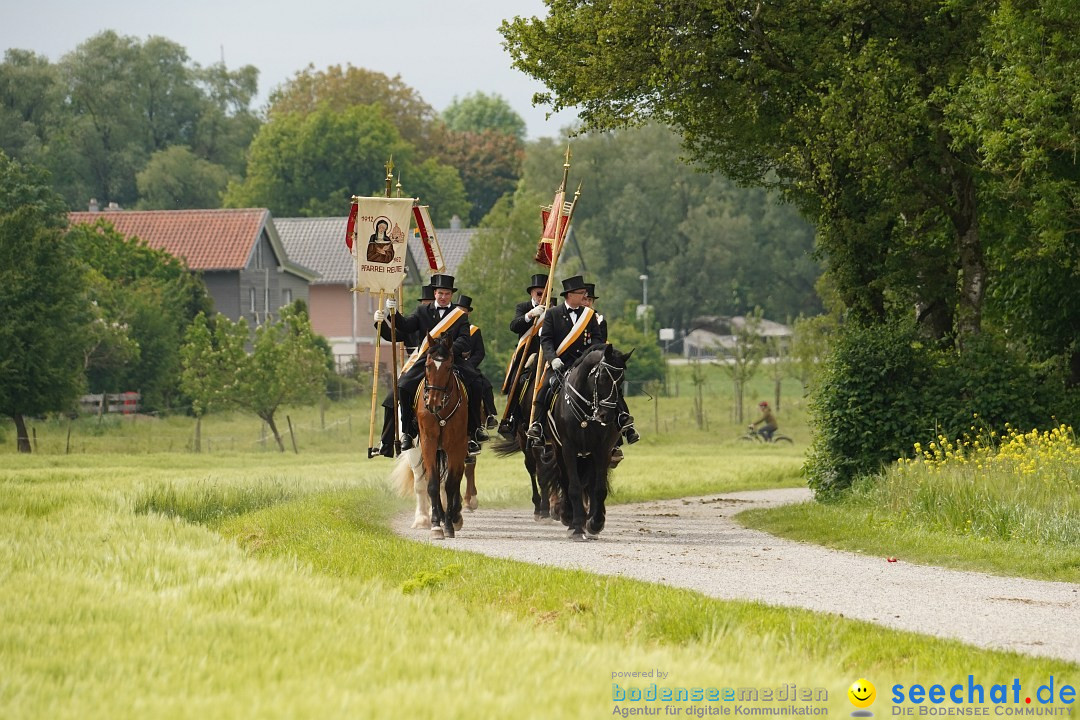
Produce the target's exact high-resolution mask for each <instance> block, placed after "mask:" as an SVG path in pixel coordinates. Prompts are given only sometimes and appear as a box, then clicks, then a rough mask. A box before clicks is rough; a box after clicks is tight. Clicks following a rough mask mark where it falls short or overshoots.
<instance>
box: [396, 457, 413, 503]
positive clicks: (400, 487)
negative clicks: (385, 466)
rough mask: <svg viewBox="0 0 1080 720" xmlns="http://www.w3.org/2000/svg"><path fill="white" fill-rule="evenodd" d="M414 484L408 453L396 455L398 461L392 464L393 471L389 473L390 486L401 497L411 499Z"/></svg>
mask: <svg viewBox="0 0 1080 720" xmlns="http://www.w3.org/2000/svg"><path fill="white" fill-rule="evenodd" d="M415 482H416V477H415V476H414V475H413V469H412V463H411V462H410V461H409V455H408V453H402V454H400V455H398V459H397V461H396V462H395V463H394V469H393V470H391V471H390V483H391V486H392V487H393V488H394V490H395V491H396V492H397V494H398V495H400V496H401V497H412V495H413V492H414V488H413V485H414V483H415Z"/></svg>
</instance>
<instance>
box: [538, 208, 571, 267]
mask: <svg viewBox="0 0 1080 720" xmlns="http://www.w3.org/2000/svg"><path fill="white" fill-rule="evenodd" d="M553 208H562V214H561V217H560V214H559V213H556V212H552V209H553ZM540 218H541V220H542V221H543V224H544V234H543V236H542V237H541V238H540V244H539V245H538V246H537V248H536V256H535V257H534V258H533V259H534V260H535V261H536V262H538V263H540V264H541V265H544V266H546V267H551V258H552V256H553V254H554V251H555V248H556V244H558V246H559V247H560V248H561V246H562V241H563V238H564V237H565V236H566V227H567V225H569V220H570V204H569V203H567V202H566V193H565V192H563V191H559V192H557V193H555V199H554V200H553V201H552V203H551V207H546V208H542V209H541V210H540Z"/></svg>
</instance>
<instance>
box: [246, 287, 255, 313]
mask: <svg viewBox="0 0 1080 720" xmlns="http://www.w3.org/2000/svg"><path fill="white" fill-rule="evenodd" d="M256 297H257V295H256V294H255V288H250V289H249V290H248V300H250V301H251V312H252V313H255V312H256V310H255V298H256Z"/></svg>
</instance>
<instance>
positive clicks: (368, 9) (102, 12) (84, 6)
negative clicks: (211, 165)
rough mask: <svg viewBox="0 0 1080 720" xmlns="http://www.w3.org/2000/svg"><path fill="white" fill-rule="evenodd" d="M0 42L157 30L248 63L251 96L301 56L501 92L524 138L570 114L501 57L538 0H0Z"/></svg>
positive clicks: (44, 47)
mask: <svg viewBox="0 0 1080 720" xmlns="http://www.w3.org/2000/svg"><path fill="white" fill-rule="evenodd" d="M0 8H2V10H0V47H3V48H4V49H5V50H7V49H9V48H22V49H26V50H33V51H34V52H36V53H38V54H40V55H44V56H46V57H47V58H49V60H51V61H53V62H55V61H57V60H59V59H60V58H61V57H62V56H63V55H65V54H66V53H68V52H71V51H72V50H74V49H75V47H76V46H78V45H79V44H80V43H82V42H83V41H85V40H86V39H87V38H89V37H91V36H92V35H95V34H97V33H98V32H101V31H102V30H115V31H116V32H117V33H119V34H121V35H130V36H134V37H137V38H139V39H140V40H145V39H146V38H147V37H149V36H151V35H161V36H163V37H166V38H168V39H169V40H172V41H174V42H176V43H178V44H180V45H182V46H183V47H185V48H186V49H187V52H188V55H189V56H190V58H191V60H192V61H194V62H197V63H199V64H200V65H210V64H212V63H215V62H218V61H219V60H221V59H222V55H223V54H224V59H225V64H226V66H227V67H228V68H229V69H235V68H238V67H240V66H243V65H254V66H255V67H257V68H258V69H259V97H258V101H257V105H258V106H262V105H263V104H264V103H265V101H266V99H267V97H268V95H269V93H270V90H271V89H272V88H274V87H275V86H276V85H279V84H281V83H282V82H284V81H286V80H288V79H289V78H290V77H292V76H293V75H294V74H295V73H296V72H297V71H298V70H301V69H303V68H305V67H307V65H308V63H312V64H314V65H315V68H316V69H319V70H321V69H324V68H326V67H328V66H330V65H337V64H340V65H341V66H343V67H344V66H345V65H346V64H350V63H351V64H352V65H354V66H356V67H363V68H368V69H371V70H378V71H379V72H382V73H385V74H386V75H389V76H391V77H393V76H394V75H398V74H400V75H401V79H402V80H403V81H404V82H405V83H406V84H407V85H409V86H410V87H412V88H414V89H416V91H417V92H419V93H420V95H421V97H423V98H424V100H425V101H426V102H427V103H428V104H429V105H431V106H432V107H434V108H435V110H436V111H439V112H441V111H442V110H444V109H445V108H446V107H447V105H449V104H450V102H451V101H452V100H453V99H454V97H464V96H465V95H468V94H470V93H473V92H477V91H482V92H485V93H488V94H493V93H498V94H499V95H502V96H503V97H504V98H505V99H506V100H507V101H508V102H509V103H510V105H511V106H512V107H513V108H514V109H515V110H516V111H517V112H518V113H519V114H520V115H521V116H522V117H523V118H524V119H525V122H526V124H527V125H528V136H529V138H531V139H535V138H539V137H560V136H562V132H561V131H562V128H563V127H564V126H566V125H568V124H571V123H572V122H573V121H574V119H575V117H576V115H575V113H573V112H571V111H564V112H563V113H560V114H559V115H558V116H556V117H554V118H552V119H550V120H545V118H544V115H545V110H544V109H543V108H534V107H532V102H531V101H532V96H533V93H535V92H538V91H542V90H543V89H544V88H543V86H542V85H540V83H539V82H537V81H534V80H532V79H531V78H529V77H527V76H525V75H524V74H523V73H521V72H519V71H517V70H514V69H513V68H511V67H510V57H509V55H508V54H507V53H506V52H505V51H504V50H503V48H502V46H501V41H502V36H501V35H499V33H498V27H499V23H500V22H501V21H502V20H503V19H507V18H512V17H514V16H516V15H521V16H523V17H532V16H545V15H546V14H547V9H546V7H545V6H544V3H543V0H401V1H400V2H391V1H390V0H386V1H383V2H375V1H373V0H356V1H355V2H351V3H350V2H347V1H346V2H340V1H338V2H330V1H329V0H293V1H291V2H290V1H286V0H263V1H262V2H252V1H251V0H178V1H174V2H160V1H159V0H99V1H97V2H87V1H86V0H78V1H76V0H0Z"/></svg>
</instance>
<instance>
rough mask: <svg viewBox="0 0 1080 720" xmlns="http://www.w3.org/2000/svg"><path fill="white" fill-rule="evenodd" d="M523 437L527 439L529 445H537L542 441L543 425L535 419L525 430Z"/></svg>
mask: <svg viewBox="0 0 1080 720" xmlns="http://www.w3.org/2000/svg"><path fill="white" fill-rule="evenodd" d="M525 438H526V439H527V440H529V443H530V444H531V445H539V444H541V443H542V442H544V426H543V425H541V424H540V421H539V420H537V421H536V422H534V423H533V424H532V425H530V426H529V429H528V430H527V431H526V432H525Z"/></svg>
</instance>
